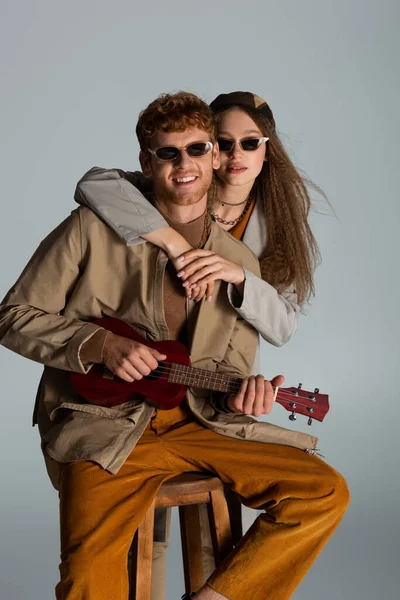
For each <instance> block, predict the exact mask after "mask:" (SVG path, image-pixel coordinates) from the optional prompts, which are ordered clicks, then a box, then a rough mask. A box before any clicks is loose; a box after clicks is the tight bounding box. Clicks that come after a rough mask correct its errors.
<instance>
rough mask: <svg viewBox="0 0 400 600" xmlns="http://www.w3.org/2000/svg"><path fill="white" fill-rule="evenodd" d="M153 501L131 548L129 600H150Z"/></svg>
mask: <svg viewBox="0 0 400 600" xmlns="http://www.w3.org/2000/svg"><path fill="white" fill-rule="evenodd" d="M154 507H155V501H153V503H152V504H151V506H150V507H149V509H148V511H147V513H146V516H145V518H144V519H143V521H142V522H141V524H140V525H139V527H138V530H137V532H136V535H135V537H134V540H133V544H132V546H131V551H130V553H131V569H130V571H131V574H130V585H129V600H150V595H151V567H152V560H153V534H154Z"/></svg>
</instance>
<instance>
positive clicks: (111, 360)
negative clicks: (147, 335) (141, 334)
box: [103, 333, 167, 383]
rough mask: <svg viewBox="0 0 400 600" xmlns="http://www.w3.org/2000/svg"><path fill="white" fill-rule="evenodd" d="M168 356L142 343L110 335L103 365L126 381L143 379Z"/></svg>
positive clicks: (104, 351)
mask: <svg viewBox="0 0 400 600" xmlns="http://www.w3.org/2000/svg"><path fill="white" fill-rule="evenodd" d="M166 358H167V356H166V355H165V354H160V353H159V352H157V350H155V349H154V348H149V347H148V346H145V345H144V344H141V343H140V342H135V341H134V340H129V339H128V338H125V337H122V336H120V335H115V334H113V333H109V334H108V335H107V337H106V340H105V342H104V346H103V363H104V364H105V366H106V367H107V369H109V370H110V371H111V372H112V373H114V375H117V376H118V377H120V378H121V379H123V380H124V381H128V382H129V383H132V381H135V380H138V379H142V378H143V377H144V376H145V375H148V374H149V373H150V371H153V370H154V369H156V368H157V366H158V361H161V360H165V359H166Z"/></svg>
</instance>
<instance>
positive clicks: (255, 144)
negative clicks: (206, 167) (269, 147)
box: [218, 137, 269, 152]
mask: <svg viewBox="0 0 400 600" xmlns="http://www.w3.org/2000/svg"><path fill="white" fill-rule="evenodd" d="M268 140H269V138H267V137H261V138H246V139H245V140H237V141H238V142H239V146H240V147H241V149H242V150H244V151H245V152H253V151H254V150H257V149H258V148H259V147H260V146H261V144H262V143H263V142H268ZM218 146H219V150H220V152H232V150H233V148H234V146H235V140H225V139H224V138H219V140H218Z"/></svg>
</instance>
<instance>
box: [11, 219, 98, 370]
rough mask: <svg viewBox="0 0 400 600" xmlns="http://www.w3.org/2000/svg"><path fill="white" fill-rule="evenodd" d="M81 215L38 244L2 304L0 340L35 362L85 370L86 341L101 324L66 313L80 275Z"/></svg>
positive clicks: (67, 220) (65, 368)
mask: <svg viewBox="0 0 400 600" xmlns="http://www.w3.org/2000/svg"><path fill="white" fill-rule="evenodd" d="M81 260H82V243H81V228H80V217H79V214H78V212H74V213H73V214H72V215H71V216H70V217H68V218H67V219H66V220H65V221H64V222H63V223H61V225H59V226H58V227H57V228H56V229H55V230H54V231H53V232H52V233H50V234H49V235H48V236H47V237H46V238H45V239H44V240H43V241H42V243H41V244H40V246H39V248H38V249H37V250H36V252H35V253H34V255H33V256H32V258H31V260H30V261H29V263H28V265H27V266H26V267H25V269H24V271H23V272H22V274H21V276H20V277H19V279H18V281H17V282H16V283H15V285H14V286H13V287H12V288H11V290H10V291H9V292H8V294H7V295H6V297H5V298H4V300H3V302H2V304H1V305H0V343H1V344H2V345H3V346H5V347H6V348H9V349H10V350H13V351H14V352H17V353H18V354H20V355H21V356H25V357H26V358H29V359H31V360H34V361H36V362H39V363H42V364H45V365H48V366H51V367H55V368H58V369H64V370H67V371H77V372H83V373H85V372H87V371H88V367H86V366H84V365H83V363H82V361H81V359H80V350H81V347H82V345H83V344H84V343H85V342H86V341H87V340H89V339H90V338H91V336H92V335H94V334H95V333H96V332H97V331H99V327H98V326H96V325H93V324H92V323H87V322H85V321H82V320H79V319H76V318H71V317H70V316H65V315H63V310H64V308H65V305H66V303H67V301H68V298H69V297H70V296H71V294H72V293H73V289H74V287H75V285H76V284H77V282H78V279H79V276H80V266H81Z"/></svg>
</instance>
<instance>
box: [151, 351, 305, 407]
mask: <svg viewBox="0 0 400 600" xmlns="http://www.w3.org/2000/svg"><path fill="white" fill-rule="evenodd" d="M162 364H163V365H167V366H168V368H164V367H163V366H161V367H157V368H156V369H154V370H153V371H152V373H154V374H157V375H163V374H170V373H172V372H173V371H175V372H174V375H176V376H177V377H189V378H196V377H199V376H198V375H195V374H190V373H189V374H188V371H187V370H188V369H194V368H195V367H191V366H189V365H181V364H180V363H166V362H164V363H162ZM179 369H180V370H181V372H179ZM202 372H206V373H207V375H208V379H209V380H210V379H212V378H214V379H215V381H214V382H212V381H211V382H210V383H211V384H212V383H217V379H218V378H221V377H224V376H227V377H233V376H232V375H228V374H225V373H224V374H222V373H215V372H214V371H206V370H205V369H204V370H202ZM200 377H204V375H200ZM236 379H237V380H239V381H240V382H224V381H222V382H221V383H222V385H224V388H226V389H224V390H223V391H224V392H227V393H232V394H233V393H237V392H238V391H239V390H240V387H241V384H242V379H240V378H238V377H237V378H236ZM171 383H177V384H178V385H179V384H181V385H188V386H192V387H196V383H199V384H201V383H203V384H205V383H206V382H205V381H198V379H197V380H195V381H192V382H189V383H183V382H179V381H175V382H171ZM207 385H209V384H207ZM198 387H201V385H199V386H198ZM303 393H304V390H303ZM299 397H300V396H295V395H294V394H292V393H291V392H285V391H284V390H283V389H282V388H281V389H280V390H279V391H278V398H279V399H281V400H285V401H287V402H290V401H291V402H294V403H295V404H296V405H297V406H304V407H306V408H308V405H307V404H304V403H303V402H299V400H298V399H299ZM313 405H315V403H313Z"/></svg>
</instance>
